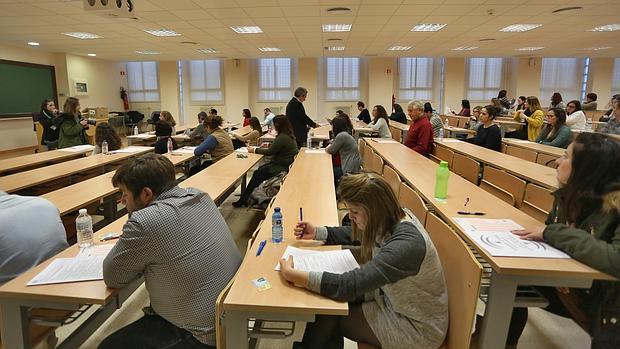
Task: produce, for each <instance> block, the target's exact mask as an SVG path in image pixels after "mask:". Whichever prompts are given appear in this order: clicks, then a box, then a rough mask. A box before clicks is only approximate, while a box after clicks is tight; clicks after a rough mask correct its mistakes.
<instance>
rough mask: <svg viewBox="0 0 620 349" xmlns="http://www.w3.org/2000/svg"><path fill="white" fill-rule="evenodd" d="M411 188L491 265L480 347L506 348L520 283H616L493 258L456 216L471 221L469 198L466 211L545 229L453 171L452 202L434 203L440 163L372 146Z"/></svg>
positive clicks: (564, 267) (573, 265) (594, 273)
mask: <svg viewBox="0 0 620 349" xmlns="http://www.w3.org/2000/svg"><path fill="white" fill-rule="evenodd" d="M367 144H368V145H370V146H371V147H372V148H373V149H374V150H375V151H376V152H377V153H378V154H379V155H380V156H381V157H382V158H383V159H384V161H385V162H386V164H389V165H390V166H391V167H392V168H393V169H395V170H396V172H398V174H399V175H400V176H401V178H403V179H404V180H405V181H406V182H407V183H408V184H409V185H411V186H412V187H413V188H414V189H415V190H416V191H417V192H418V193H419V194H420V195H421V196H422V197H423V199H424V200H425V201H426V202H427V203H429V204H430V205H431V206H432V207H433V210H434V211H435V212H436V213H437V214H438V215H439V216H440V217H441V218H443V219H444V220H445V221H446V222H448V224H449V225H450V226H452V228H453V229H454V230H455V231H456V232H457V233H458V234H459V235H460V236H461V238H463V240H465V241H467V242H468V243H469V244H470V245H471V246H473V247H474V248H475V249H476V251H477V252H478V253H480V254H481V255H482V256H483V257H484V259H485V260H486V261H487V262H488V263H489V264H490V265H491V266H492V268H493V271H492V275H491V285H490V289H489V299H488V302H487V305H486V312H485V316H484V320H483V321H484V322H483V325H482V326H483V327H482V333H481V341H480V343H481V344H480V348H481V349H490V348H493V349H495V348H503V347H504V345H505V340H506V336H507V333H508V326H509V324H510V316H511V313H512V308H513V306H514V300H515V294H516V289H517V286H518V285H539V286H555V287H581V288H587V287H590V286H591V284H592V280H595V279H604V280H614V278H613V277H611V276H609V275H607V274H604V273H602V272H600V271H598V270H596V269H594V268H591V267H588V266H586V265H584V264H582V263H580V262H578V261H576V260H574V259H546V258H509V257H493V256H491V255H490V254H489V253H487V252H486V250H484V249H483V248H482V247H481V246H479V245H477V244H476V242H475V241H474V240H471V239H469V238H468V236H467V235H466V234H465V233H464V232H463V230H462V228H461V227H460V226H459V225H458V224H456V223H455V222H454V220H453V218H454V217H458V216H460V217H468V216H461V215H458V214H457V213H456V212H457V211H459V210H461V209H462V208H463V203H464V202H465V200H466V199H467V198H469V204H468V207H467V209H468V210H470V211H482V212H486V215H485V216H484V217H485V218H510V219H512V220H514V221H515V222H517V223H518V224H520V225H521V226H523V227H533V226H540V225H541V223H540V222H537V221H536V220H534V219H533V218H531V217H530V216H528V215H526V214H525V213H523V212H521V211H520V210H518V209H516V208H515V207H513V206H511V205H509V204H507V203H505V202H503V201H502V200H500V199H498V198H496V197H495V196H493V195H492V194H490V193H488V192H486V191H485V190H483V189H481V188H479V187H477V186H476V185H474V184H472V183H470V182H469V181H467V180H466V179H464V178H462V177H460V176H458V175H456V174H454V173H452V174H451V176H450V178H449V181H448V193H449V195H448V198H447V199H446V200H445V202H443V203H439V202H437V201H436V200H435V199H434V186H435V173H436V171H437V166H438V165H437V164H436V163H434V162H433V161H431V160H429V159H427V158H425V157H423V156H421V155H419V154H418V153H416V152H414V151H411V150H409V149H408V148H406V147H405V146H404V145H402V144H399V143H377V142H367Z"/></svg>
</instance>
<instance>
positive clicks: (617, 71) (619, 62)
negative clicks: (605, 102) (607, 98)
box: [611, 58, 620, 96]
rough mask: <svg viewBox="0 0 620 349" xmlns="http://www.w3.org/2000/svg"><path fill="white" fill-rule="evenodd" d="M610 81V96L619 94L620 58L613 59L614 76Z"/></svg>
mask: <svg viewBox="0 0 620 349" xmlns="http://www.w3.org/2000/svg"><path fill="white" fill-rule="evenodd" d="M612 79H613V80H611V95H612V96H613V95H615V94H619V93H620V58H616V59H614V75H613V77H612Z"/></svg>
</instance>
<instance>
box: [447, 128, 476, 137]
mask: <svg viewBox="0 0 620 349" xmlns="http://www.w3.org/2000/svg"><path fill="white" fill-rule="evenodd" d="M443 129H444V131H446V133H448V134H449V136H448V135H446V137H456V134H457V133H467V134H470V135H475V134H476V131H475V130H470V129H468V128H462V127H455V126H447V127H446V126H443Z"/></svg>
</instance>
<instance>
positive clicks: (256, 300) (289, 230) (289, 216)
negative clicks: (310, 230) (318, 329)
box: [224, 148, 348, 315]
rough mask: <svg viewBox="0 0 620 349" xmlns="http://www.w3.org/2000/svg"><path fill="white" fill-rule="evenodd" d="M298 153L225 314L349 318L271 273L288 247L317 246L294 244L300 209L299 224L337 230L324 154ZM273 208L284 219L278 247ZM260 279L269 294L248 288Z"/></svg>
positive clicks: (341, 307)
mask: <svg viewBox="0 0 620 349" xmlns="http://www.w3.org/2000/svg"><path fill="white" fill-rule="evenodd" d="M302 149H304V150H303V151H301V152H300V153H299V155H297V158H296V159H295V162H294V163H293V166H292V168H291V170H290V171H289V174H288V176H287V177H286V180H285V181H284V184H283V185H282V187H281V188H280V191H279V192H278V195H277V196H276V199H275V202H274V204H273V207H272V209H270V210H269V211H268V212H266V217H267V218H266V219H265V222H264V223H263V225H262V226H261V228H260V230H259V232H258V235H257V237H256V241H255V243H254V244H253V245H252V247H251V249H250V250H249V251H248V252H247V253H246V255H245V258H244V259H243V262H242V264H241V267H240V268H239V271H238V272H237V275H236V277H235V282H234V283H233V285H232V287H231V289H230V291H229V293H228V296H227V297H226V299H225V300H224V309H228V310H235V309H237V310H252V311H276V312H278V313H297V314H299V313H305V314H331V315H346V314H347V313H348V305H347V303H346V302H337V301H334V300H331V299H328V298H325V297H322V296H321V295H318V294H316V293H313V292H310V291H307V290H305V289H302V288H299V287H295V286H293V285H291V284H290V283H289V282H287V281H286V280H284V279H283V278H282V277H280V275H279V272H277V271H275V270H274V267H275V266H276V264H277V263H278V261H279V260H280V257H281V256H282V254H283V252H284V250H285V249H286V246H287V245H292V246H295V247H312V246H317V245H319V244H320V243H318V242H316V241H299V240H296V239H295V237H294V235H293V228H294V226H295V224H297V222H298V221H299V208H300V207H302V208H303V211H304V220H307V221H310V222H313V223H315V224H317V225H327V226H337V225H338V224H339V222H338V211H337V207H336V197H335V193H334V183H333V172H332V165H331V156H330V155H328V154H325V153H323V154H315V153H305V148H302ZM317 178H320V180H317ZM275 207H280V209H281V210H282V214H283V217H284V219H283V225H284V240H283V242H282V243H279V244H275V243H271V215H272V213H273V208H275ZM262 240H267V244H266V245H265V248H264V249H263V252H262V253H261V255H260V256H258V257H257V256H256V251H257V249H258V245H259V243H258V242H259V241H262ZM330 247H331V248H332V249H333V248H334V247H333V246H330ZM323 248H327V247H323ZM259 277H265V278H266V279H267V280H268V281H269V282H270V283H271V286H272V288H271V289H270V290H267V291H263V292H259V291H258V290H257V289H256V288H255V287H254V286H252V283H251V280H254V279H256V278H259Z"/></svg>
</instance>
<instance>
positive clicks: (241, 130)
mask: <svg viewBox="0 0 620 349" xmlns="http://www.w3.org/2000/svg"><path fill="white" fill-rule="evenodd" d="M250 132H252V128H251V127H250V125H248V126H244V127H241V128H238V129H236V130H234V131H230V133H232V134H235V135H237V136H238V137H243V136H245V135H247V134H248V133H250Z"/></svg>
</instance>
